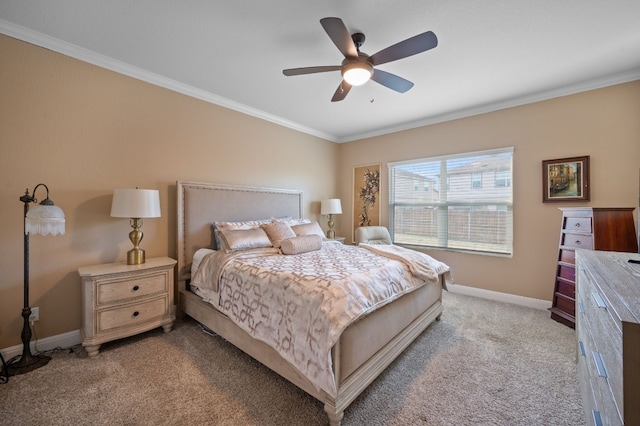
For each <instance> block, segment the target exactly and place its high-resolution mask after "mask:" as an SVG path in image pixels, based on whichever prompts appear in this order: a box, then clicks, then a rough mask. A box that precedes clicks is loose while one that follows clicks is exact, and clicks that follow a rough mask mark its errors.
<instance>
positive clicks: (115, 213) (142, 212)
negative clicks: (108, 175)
mask: <svg viewBox="0 0 640 426" xmlns="http://www.w3.org/2000/svg"><path fill="white" fill-rule="evenodd" d="M111 217H128V218H129V219H130V222H131V227H132V228H133V231H131V232H129V239H130V240H131V243H132V244H133V249H131V250H129V251H128V252H127V264H128V265H140V264H142V263H144V262H145V254H144V250H142V249H141V248H140V247H139V245H140V242H141V241H142V236H143V234H142V231H141V230H140V229H141V228H142V219H143V218H151V217H160V193H159V191H158V190H157V189H138V188H119V189H115V190H114V191H113V201H112V203H111Z"/></svg>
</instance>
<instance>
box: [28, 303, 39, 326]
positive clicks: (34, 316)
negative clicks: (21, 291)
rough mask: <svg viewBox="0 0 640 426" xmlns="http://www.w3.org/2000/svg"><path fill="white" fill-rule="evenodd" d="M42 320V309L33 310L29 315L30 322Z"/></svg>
mask: <svg viewBox="0 0 640 426" xmlns="http://www.w3.org/2000/svg"><path fill="white" fill-rule="evenodd" d="M39 319H40V308H39V307H35V308H31V315H29V322H35V321H38V320H39Z"/></svg>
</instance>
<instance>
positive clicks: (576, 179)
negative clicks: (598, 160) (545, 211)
mask: <svg viewBox="0 0 640 426" xmlns="http://www.w3.org/2000/svg"><path fill="white" fill-rule="evenodd" d="M589 186H590V182H589V156H588V155H586V156H582V157H571V158H560V159H557V160H544V161H543V162H542V202H544V203H548V202H558V201H562V202H565V201H589V200H590V191H589Z"/></svg>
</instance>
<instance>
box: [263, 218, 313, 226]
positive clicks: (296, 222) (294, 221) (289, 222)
mask: <svg viewBox="0 0 640 426" xmlns="http://www.w3.org/2000/svg"><path fill="white" fill-rule="evenodd" d="M271 221H272V222H284V223H286V224H287V225H289V226H294V225H300V224H303V223H311V221H310V220H309V219H293V218H291V217H277V218H276V217H274V218H272V219H271Z"/></svg>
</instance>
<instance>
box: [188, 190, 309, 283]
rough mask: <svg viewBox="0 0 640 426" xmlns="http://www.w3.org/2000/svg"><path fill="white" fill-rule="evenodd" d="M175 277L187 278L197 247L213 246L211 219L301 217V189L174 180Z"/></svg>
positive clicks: (236, 219) (241, 219) (238, 219)
mask: <svg viewBox="0 0 640 426" xmlns="http://www.w3.org/2000/svg"><path fill="white" fill-rule="evenodd" d="M177 189H178V196H177V202H178V215H177V221H178V224H177V225H178V230H177V237H178V241H177V243H178V246H177V249H178V279H179V280H184V279H186V278H188V277H189V274H190V271H191V259H192V258H193V254H194V253H195V252H196V250H198V249H200V248H203V247H209V248H213V247H214V245H215V243H214V239H213V227H212V225H213V222H215V221H244V220H259V219H268V218H271V217H284V216H291V217H293V218H301V217H302V216H303V210H302V191H296V190H290V189H274V188H259V187H249V186H232V185H221V184H213V183H203V182H184V181H178V182H177Z"/></svg>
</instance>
